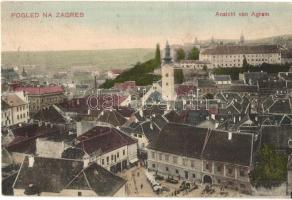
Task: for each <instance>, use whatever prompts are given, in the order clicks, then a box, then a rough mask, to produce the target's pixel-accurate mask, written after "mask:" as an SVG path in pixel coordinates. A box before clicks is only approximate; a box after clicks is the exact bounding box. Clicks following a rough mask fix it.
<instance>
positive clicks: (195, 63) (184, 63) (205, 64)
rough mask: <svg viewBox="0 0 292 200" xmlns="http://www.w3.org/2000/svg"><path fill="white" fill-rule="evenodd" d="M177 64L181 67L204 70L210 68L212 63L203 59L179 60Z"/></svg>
mask: <svg viewBox="0 0 292 200" xmlns="http://www.w3.org/2000/svg"><path fill="white" fill-rule="evenodd" d="M179 66H180V67H181V68H183V69H195V70H204V69H205V68H206V69H209V68H211V66H212V65H211V63H210V62H209V61H203V60H181V61H180V62H179Z"/></svg>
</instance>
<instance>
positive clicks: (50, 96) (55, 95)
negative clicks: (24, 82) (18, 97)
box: [15, 86, 65, 113]
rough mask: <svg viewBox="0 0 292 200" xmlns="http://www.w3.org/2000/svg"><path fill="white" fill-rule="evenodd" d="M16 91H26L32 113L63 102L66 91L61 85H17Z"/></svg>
mask: <svg viewBox="0 0 292 200" xmlns="http://www.w3.org/2000/svg"><path fill="white" fill-rule="evenodd" d="M15 91H24V92H25V94H27V96H28V101H29V107H30V113H36V112H37V111H39V110H41V109H42V108H44V107H47V106H50V105H53V104H58V103H61V102H63V100H64V98H65V95H64V93H65V91H64V89H63V87H61V86H44V87H17V88H15Z"/></svg>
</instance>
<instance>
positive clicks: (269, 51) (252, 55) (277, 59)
mask: <svg viewBox="0 0 292 200" xmlns="http://www.w3.org/2000/svg"><path fill="white" fill-rule="evenodd" d="M244 58H246V61H247V63H248V64H250V65H254V66H256V65H261V64H262V63H269V64H281V52H280V48H279V47H278V46H277V45H219V46H216V47H213V48H208V49H205V50H203V51H201V53H200V60H202V61H209V62H210V63H211V67H212V68H216V67H242V65H243V60H244Z"/></svg>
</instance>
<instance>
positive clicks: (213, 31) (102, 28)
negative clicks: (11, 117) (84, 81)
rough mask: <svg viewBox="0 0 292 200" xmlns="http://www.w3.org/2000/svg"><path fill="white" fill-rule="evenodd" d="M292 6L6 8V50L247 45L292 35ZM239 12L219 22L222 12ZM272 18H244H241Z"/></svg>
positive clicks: (208, 4)
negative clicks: (208, 42)
mask: <svg viewBox="0 0 292 200" xmlns="http://www.w3.org/2000/svg"><path fill="white" fill-rule="evenodd" d="M291 10H292V4H291V3H231V2H228V3H223V2H221V3H220V2H216V3H215V2H205V3H201V2H181V3H178V2H147V3H146V2H127V3H123V2H107V3H106V2H2V10H1V15H2V16H1V17H2V27H1V28H2V50H4V51H6V50H17V49H18V48H20V50H23V51H24V50H30V51H38V50H74V49H76V50H77V49H113V48H114V49H117V48H154V46H155V44H156V43H157V42H159V43H163V44H164V42H165V40H169V41H170V43H184V42H191V41H193V40H194V38H195V37H198V39H199V40H200V39H201V40H204V39H210V38H211V36H212V35H213V36H214V38H220V39H227V38H228V39H238V38H239V36H240V33H241V31H243V33H244V35H245V37H246V38H247V39H255V38H262V37H269V36H275V35H282V34H292V12H291ZM217 11H218V12H225V11H228V12H236V14H237V16H235V17H217V16H215V14H216V12H217ZM253 11H254V12H269V15H270V16H269V17H259V18H256V17H252V16H248V17H240V16H238V13H239V12H248V13H249V14H251V13H252V12H253ZM31 12H37V13H40V15H42V13H43V12H47V13H52V14H53V16H54V15H55V14H56V13H57V12H83V13H84V14H85V16H84V17H83V18H56V17H53V18H43V17H42V16H40V17H39V18H36V19H31V18H15V17H11V14H12V13H31Z"/></svg>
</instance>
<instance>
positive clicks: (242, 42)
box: [239, 31, 244, 44]
mask: <svg viewBox="0 0 292 200" xmlns="http://www.w3.org/2000/svg"><path fill="white" fill-rule="evenodd" d="M239 44H244V35H243V32H242V31H241V35H240V41H239Z"/></svg>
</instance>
